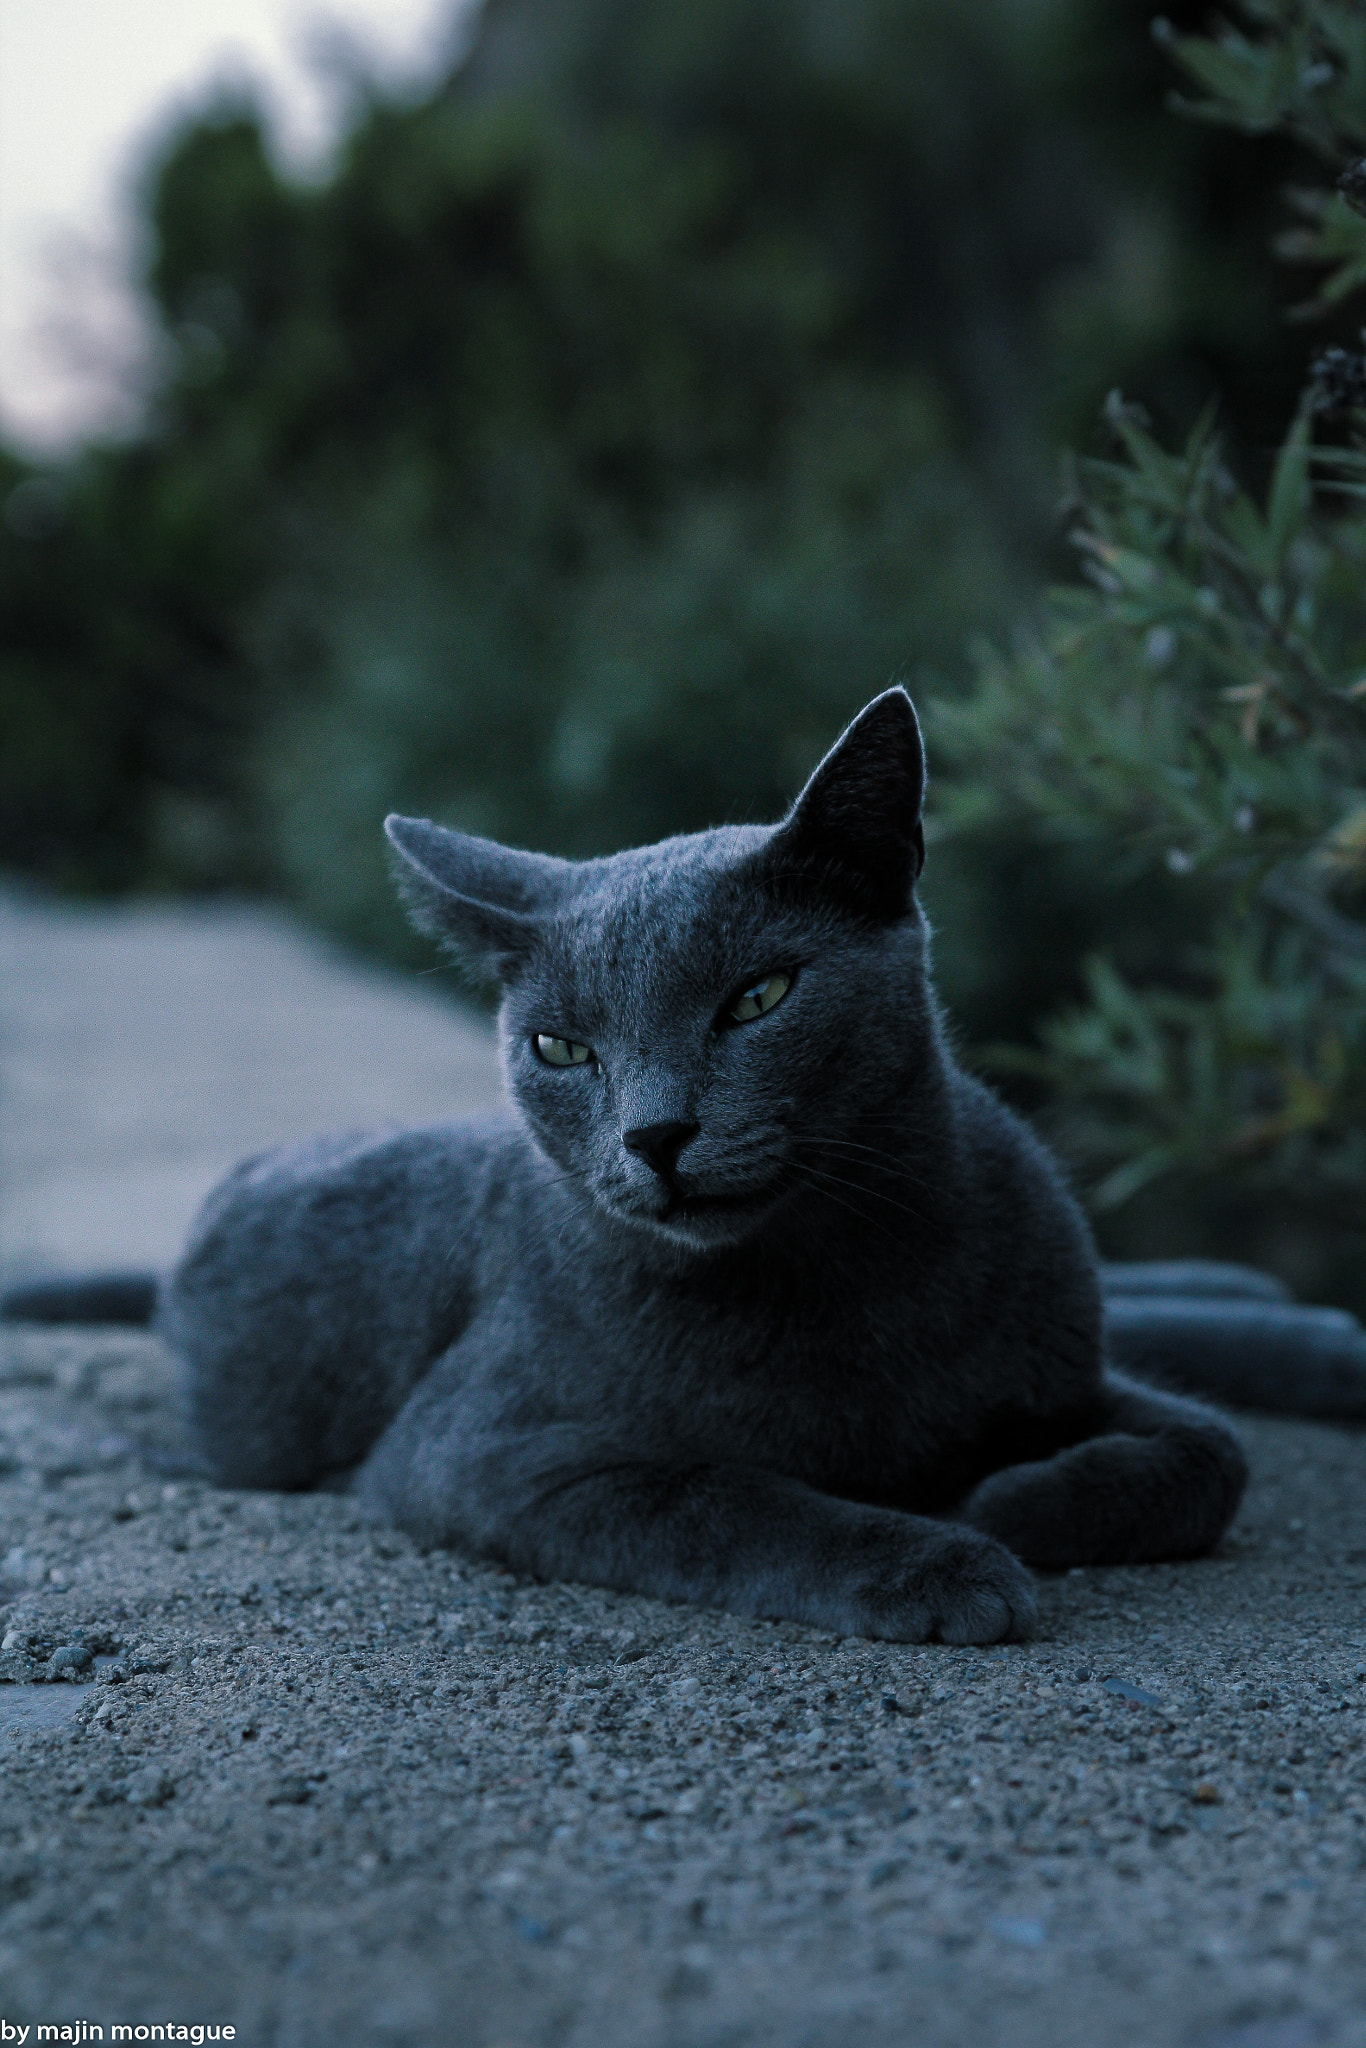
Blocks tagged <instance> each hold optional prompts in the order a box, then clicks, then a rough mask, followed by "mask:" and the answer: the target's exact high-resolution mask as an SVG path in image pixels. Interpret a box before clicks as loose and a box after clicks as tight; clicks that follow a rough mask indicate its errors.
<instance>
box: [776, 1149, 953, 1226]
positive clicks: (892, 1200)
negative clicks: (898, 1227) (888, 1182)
mask: <svg viewBox="0 0 1366 2048" xmlns="http://www.w3.org/2000/svg"><path fill="white" fill-rule="evenodd" d="M794 1163H795V1164H796V1165H798V1166H800V1167H801V1169H802V1170H803V1172H805V1173H806V1174H808V1175H810V1176H814V1177H816V1178H818V1179H820V1180H828V1181H831V1182H833V1183H834V1185H835V1186H836V1187H842V1188H850V1189H852V1190H853V1191H854V1192H855V1193H857V1194H860V1195H867V1196H869V1197H870V1198H871V1200H873V1201H874V1202H886V1203H887V1204H888V1205H889V1206H890V1207H891V1208H893V1209H900V1210H901V1212H902V1214H903V1215H906V1216H913V1217H914V1218H915V1219H916V1221H917V1222H918V1223H923V1222H924V1221H925V1214H924V1211H923V1210H921V1209H917V1208H916V1207H915V1206H914V1204H912V1203H910V1202H899V1201H898V1200H897V1198H896V1196H895V1195H885V1194H883V1193H882V1191H881V1190H880V1189H879V1188H866V1187H864V1185H863V1183H862V1181H857V1180H850V1179H848V1178H847V1176H845V1175H844V1174H838V1173H827V1172H826V1171H825V1170H824V1169H823V1168H821V1167H819V1166H813V1165H812V1164H811V1162H810V1161H809V1160H805V1159H803V1160H798V1161H795V1162H794Z"/></svg>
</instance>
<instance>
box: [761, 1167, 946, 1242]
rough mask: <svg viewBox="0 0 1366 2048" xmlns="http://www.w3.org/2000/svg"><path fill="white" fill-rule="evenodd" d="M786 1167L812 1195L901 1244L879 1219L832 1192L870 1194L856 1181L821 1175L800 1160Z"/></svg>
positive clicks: (909, 1213) (814, 1168) (895, 1233)
mask: <svg viewBox="0 0 1366 2048" xmlns="http://www.w3.org/2000/svg"><path fill="white" fill-rule="evenodd" d="M788 1165H789V1170H790V1171H791V1172H793V1173H796V1174H799V1175H800V1176H801V1177H802V1178H803V1179H804V1180H805V1182H806V1184H807V1186H808V1188H809V1189H810V1191H811V1193H812V1194H813V1195H821V1196H823V1197H824V1198H825V1200H826V1201H827V1202H834V1203H835V1204H836V1205H837V1207H839V1208H841V1209H847V1210H848V1211H849V1213H850V1215H851V1216H857V1217H858V1219H859V1221H860V1222H861V1223H863V1224H865V1225H866V1226H867V1228H868V1229H870V1230H876V1231H877V1232H878V1233H879V1234H880V1235H881V1236H883V1237H890V1238H893V1239H895V1241H896V1242H897V1243H901V1242H903V1240H902V1239H901V1238H900V1237H899V1236H898V1234H897V1232H896V1231H894V1230H893V1229H891V1227H890V1226H889V1225H888V1224H886V1223H884V1222H883V1221H882V1219H881V1218H880V1217H878V1216H869V1215H868V1214H867V1213H866V1212H865V1211H864V1210H863V1209H861V1208H860V1207H859V1205H858V1203H857V1202H850V1201H846V1200H845V1198H844V1196H843V1195H837V1194H836V1193H835V1192H834V1189H835V1188H836V1187H848V1188H853V1189H854V1190H855V1191H856V1192H857V1193H859V1194H869V1193H871V1192H872V1190H871V1189H868V1188H860V1187H859V1185H858V1183H857V1181H845V1180H841V1179H840V1178H839V1176H838V1175H837V1174H833V1173H822V1172H821V1171H820V1170H819V1168H817V1167H814V1166H808V1165H806V1164H805V1162H804V1161H802V1160H800V1159H793V1160H790V1161H789V1162H788ZM827 1183H832V1184H833V1185H827ZM904 1206H905V1205H904V1204H901V1203H898V1204H897V1207H904ZM907 1214H908V1215H914V1214H915V1212H914V1210H908V1211H907ZM917 1220H919V1219H917Z"/></svg>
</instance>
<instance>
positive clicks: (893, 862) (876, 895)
mask: <svg viewBox="0 0 1366 2048" xmlns="http://www.w3.org/2000/svg"><path fill="white" fill-rule="evenodd" d="M924 797H925V748H924V744H923V742H922V740H921V737H920V721H919V719H918V718H917V717H916V715H915V706H914V705H913V704H912V702H911V700H910V698H909V697H908V696H907V694H906V692H905V691H904V690H902V689H894V690H886V691H884V692H883V694H882V696H880V697H875V698H874V699H873V701H872V703H871V704H869V705H867V706H866V707H865V708H864V709H863V710H862V711H860V713H859V715H858V717H857V718H856V719H855V720H854V722H853V724H852V725H851V726H850V727H849V728H848V730H847V731H846V732H845V733H844V734H843V736H842V737H841V738H840V739H839V740H837V741H836V743H835V745H834V746H833V747H832V748H831V750H830V752H829V753H828V754H827V755H826V757H825V759H824V760H823V761H822V762H821V764H820V766H819V767H818V768H817V769H816V771H815V773H814V774H813V775H812V777H811V779H810V781H809V782H808V783H807V785H806V788H805V789H804V790H803V791H802V793H801V795H800V796H799V797H798V798H797V801H796V803H795V804H794V805H793V806H792V809H791V810H790V811H789V813H788V815H787V817H786V818H785V819H784V820H783V822H782V824H781V825H779V826H778V827H777V829H776V830H775V832H774V835H773V838H772V839H771V840H770V842H769V846H768V860H769V863H770V864H777V865H780V867H781V870H782V871H785V872H787V873H792V872H794V871H795V872H800V873H806V874H809V875H810V876H811V877H812V879H813V880H815V881H816V882H817V883H818V884H819V885H820V886H822V887H823V888H824V889H826V890H827V891H828V892H829V893H831V894H833V895H834V896H835V897H837V899H838V900H840V901H841V902H843V903H845V904H846V905H847V906H848V907H849V908H850V909H853V910H855V911H857V912H858V913H859V914H860V915H862V916H866V917H873V918H876V919H877V920H878V921H879V922H882V923H888V924H890V923H892V922H894V921H895V920H896V919H897V918H899V917H904V916H905V914H906V912H907V910H908V909H909V908H910V902H911V893H912V891H913V890H914V888H915V885H916V882H917V881H918V880H919V877H920V870H921V869H922V867H923V866H924V865H925V827H924V822H923V818H922V815H921V813H922V806H923V803H924Z"/></svg>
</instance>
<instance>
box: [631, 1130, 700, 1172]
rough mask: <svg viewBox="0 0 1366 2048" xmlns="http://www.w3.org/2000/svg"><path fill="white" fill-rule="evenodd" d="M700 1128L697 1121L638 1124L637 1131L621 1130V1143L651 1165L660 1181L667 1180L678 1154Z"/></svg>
mask: <svg viewBox="0 0 1366 2048" xmlns="http://www.w3.org/2000/svg"><path fill="white" fill-rule="evenodd" d="M701 1128H702V1126H701V1124H684V1123H667V1124H642V1125H641V1127H640V1129H639V1130H638V1131H623V1132H622V1136H621V1142H622V1144H623V1145H624V1146H625V1147H626V1150H627V1151H628V1152H634V1153H635V1155H636V1157H637V1158H638V1159H644V1160H646V1161H647V1162H648V1164H649V1165H651V1166H653V1168H654V1170H655V1172H656V1173H657V1174H658V1175H659V1177H660V1179H661V1180H668V1178H669V1176H670V1174H671V1173H672V1172H673V1170H674V1166H675V1165H676V1163H677V1160H678V1155H679V1153H680V1152H681V1151H682V1150H683V1147H684V1146H685V1145H686V1144H687V1142H688V1140H689V1138H695V1137H696V1136H697V1133H698V1132H699V1131H700V1130H701Z"/></svg>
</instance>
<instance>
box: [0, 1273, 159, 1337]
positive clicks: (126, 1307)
mask: <svg viewBox="0 0 1366 2048" xmlns="http://www.w3.org/2000/svg"><path fill="white" fill-rule="evenodd" d="M160 1292H161V1281H160V1278H159V1276H158V1275H157V1274H155V1273H86V1274H82V1275H81V1276H80V1277H79V1278H73V1279H69V1280H34V1281H31V1282H29V1284H28V1285H27V1286H21V1287H11V1288H10V1289H9V1290H8V1291H7V1292H6V1293H4V1294H0V1322H6V1323H132V1324H137V1325H140V1326H143V1327H146V1326H147V1325H149V1324H150V1323H151V1322H152V1320H153V1318H154V1317H155V1315H156V1312H157V1301H158V1299H159V1296H160Z"/></svg>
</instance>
